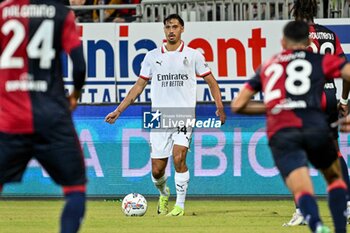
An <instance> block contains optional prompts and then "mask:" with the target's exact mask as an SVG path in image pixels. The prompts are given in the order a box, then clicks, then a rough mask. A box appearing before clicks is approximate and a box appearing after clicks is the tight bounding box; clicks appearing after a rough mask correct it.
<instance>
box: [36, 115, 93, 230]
mask: <svg viewBox="0 0 350 233" xmlns="http://www.w3.org/2000/svg"><path fill="white" fill-rule="evenodd" d="M35 142H36V144H35V145H34V149H35V158H36V159H37V160H38V162H39V163H40V164H41V165H42V166H43V167H44V168H45V170H46V171H47V173H48V174H49V175H50V176H51V178H52V179H53V180H54V181H55V182H56V183H57V184H59V185H61V186H62V187H63V193H64V197H65V200H66V201H65V205H64V208H63V210H62V213H61V218H60V222H61V224H60V228H61V230H60V232H61V233H76V232H78V230H79V228H80V225H81V223H82V220H83V218H84V214H85V201H86V198H85V190H86V188H85V185H86V174H85V161H84V155H83V152H82V150H81V146H80V143H79V139H78V137H77V135H76V132H75V129H74V126H73V122H72V120H71V118H70V117H69V116H62V117H59V118H58V119H57V122H55V124H53V126H52V127H51V128H50V129H48V130H43V131H39V132H38V133H37V135H36V138H35Z"/></svg>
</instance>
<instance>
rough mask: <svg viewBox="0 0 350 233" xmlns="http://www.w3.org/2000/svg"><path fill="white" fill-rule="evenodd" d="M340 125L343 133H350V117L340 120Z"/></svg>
mask: <svg viewBox="0 0 350 233" xmlns="http://www.w3.org/2000/svg"><path fill="white" fill-rule="evenodd" d="M338 122H339V124H340V131H341V132H346V133H349V132H350V115H347V116H346V117H343V118H341V119H339V120H338Z"/></svg>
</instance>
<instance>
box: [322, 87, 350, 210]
mask: <svg viewBox="0 0 350 233" xmlns="http://www.w3.org/2000/svg"><path fill="white" fill-rule="evenodd" d="M326 87H327V88H326ZM322 102H323V105H324V106H325V109H324V110H325V113H326V115H327V121H328V125H329V126H330V125H331V124H332V123H333V122H336V121H337V120H338V116H339V112H338V101H337V98H336V88H335V87H334V84H332V85H325V89H324V94H323V97H322ZM330 130H331V134H332V137H333V144H334V146H335V149H336V151H337V153H338V159H339V162H340V165H341V172H342V177H343V179H344V181H345V182H346V184H347V186H348V187H350V180H349V173H348V167H347V164H346V162H345V160H344V158H343V156H342V155H341V152H340V149H339V144H338V138H339V133H338V127H335V128H330ZM347 190H348V193H347V203H348V206H349V207H350V202H349V201H350V195H349V191H350V190H349V189H347ZM348 212H350V208H349V211H348Z"/></svg>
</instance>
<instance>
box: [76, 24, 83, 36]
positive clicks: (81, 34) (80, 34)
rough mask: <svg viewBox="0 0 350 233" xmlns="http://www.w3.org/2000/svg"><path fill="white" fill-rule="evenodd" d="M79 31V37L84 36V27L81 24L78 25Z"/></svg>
mask: <svg viewBox="0 0 350 233" xmlns="http://www.w3.org/2000/svg"><path fill="white" fill-rule="evenodd" d="M77 32H78V35H79V37H82V36H83V32H84V27H83V26H81V25H77Z"/></svg>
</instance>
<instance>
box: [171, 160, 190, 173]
mask: <svg viewBox="0 0 350 233" xmlns="http://www.w3.org/2000/svg"><path fill="white" fill-rule="evenodd" d="M174 168H175V171H176V172H180V173H183V172H186V171H187V170H188V168H187V165H186V163H185V161H179V162H178V163H176V162H175V161H174Z"/></svg>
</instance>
